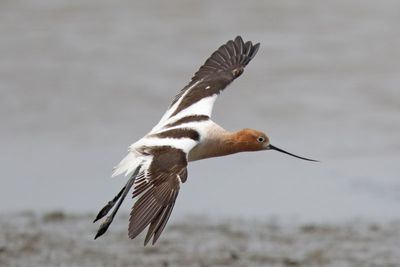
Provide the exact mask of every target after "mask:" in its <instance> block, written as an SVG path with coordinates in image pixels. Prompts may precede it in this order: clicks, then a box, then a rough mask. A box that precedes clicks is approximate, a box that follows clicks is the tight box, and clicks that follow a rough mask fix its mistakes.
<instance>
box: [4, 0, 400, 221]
mask: <svg viewBox="0 0 400 267" xmlns="http://www.w3.org/2000/svg"><path fill="white" fill-rule="evenodd" d="M160 2H161V1H160ZM160 2H158V1H146V2H144V1H123V0H119V1H93V0H84V1H77V0H74V1H67V0H59V1H51V0H46V1H28V0H26V1H11V0H9V1H1V2H0V93H1V97H0V122H1V131H0V135H1V136H0V137H1V139H0V148H1V154H0V163H1V170H2V175H1V177H0V181H1V187H0V196H1V197H0V211H3V212H7V211H19V210H30V209H32V210H39V211H45V210H49V209H63V210H67V211H79V212H86V211H91V212H96V211H97V210H98V208H100V207H101V206H102V205H103V204H104V203H105V202H106V201H108V200H109V199H110V198H112V197H113V196H114V194H115V193H117V191H118V189H119V188H120V187H121V186H122V185H123V184H124V183H125V179H124V178H116V179H108V177H109V175H110V173H111V168H112V166H113V165H115V164H116V163H117V162H118V161H119V160H120V159H121V158H122V157H123V156H124V155H125V152H126V148H127V147H128V145H129V144H130V143H132V142H134V141H135V140H137V139H138V138H140V137H141V136H142V135H144V134H145V133H146V132H147V131H149V130H150V129H151V128H152V126H153V125H154V124H155V123H156V122H157V121H158V120H159V118H160V117H161V116H162V114H163V112H164V111H165V109H166V107H167V106H168V104H169V103H170V101H171V99H172V97H173V96H174V95H175V93H176V92H177V91H178V90H180V89H181V88H182V87H183V86H184V85H185V84H186V83H187V82H188V80H189V79H190V77H191V75H192V74H193V73H194V72H195V71H196V70H197V68H198V67H199V66H200V65H201V64H202V63H203V61H204V60H205V59H206V58H207V57H208V56H209V55H210V54H211V53H212V52H213V50H215V49H216V48H217V47H218V46H219V45H221V44H222V43H224V42H226V41H227V40H229V39H231V38H234V37H235V36H236V35H238V34H241V35H242V36H243V38H244V39H246V40H248V39H249V40H252V41H254V42H261V44H262V45H261V49H260V51H259V53H258V55H257V57H256V58H255V59H254V60H253V61H252V62H251V64H250V65H249V66H248V67H247V68H246V70H245V73H244V75H243V76H241V78H240V79H238V80H237V81H235V82H234V83H233V84H232V85H231V86H230V87H229V89H228V90H226V91H224V93H223V95H222V97H220V98H219V99H218V101H217V104H216V106H215V109H214V116H213V118H214V120H215V121H216V122H218V123H220V124H221V125H222V126H223V127H225V128H226V129H229V130H237V129H240V128H246V127H252V128H256V129H259V130H263V131H266V132H267V133H268V134H269V136H270V137H271V140H272V143H273V144H275V145H276V146H279V147H282V148H284V149H287V150H289V151H291V152H293V153H297V154H301V155H304V156H307V157H313V158H317V159H319V160H321V161H322V163H319V164H315V163H310V162H304V161H300V160H296V159H292V158H288V157H286V156H285V155H282V154H278V153H276V152H264V153H262V152H260V153H243V154H238V155H233V156H230V157H225V158H218V159H210V160H205V161H200V162H195V163H193V164H191V165H190V167H189V175H190V176H189V178H188V181H187V183H185V185H184V187H183V188H182V190H181V193H180V196H179V197H178V201H177V204H176V207H175V209H174V216H185V215H186V214H189V213H190V214H193V213H194V214H201V213H205V214H208V215H210V216H234V217H246V218H247V217H255V218H264V217H270V216H277V217H279V218H289V219H299V220H305V221H335V220H349V219H353V218H357V217H361V218H368V219H373V220H393V219H399V218H400V180H399V178H400V174H399V173H400V142H399V136H400V88H399V86H400V75H399V73H400V63H399V61H400V49H399V47H400V30H399V29H400V28H399V25H400V12H399V11H400V3H399V2H398V1H355V0H352V1H330V2H325V1H324V2H321V1H256V0H254V1H241V2H236V3H233V2H232V1H218V2H214V1H211V0H208V1H178V0H173V1H165V2H161V3H160ZM130 205H131V203H129V200H128V201H127V203H125V206H124V209H125V211H127V210H129V206H130Z"/></svg>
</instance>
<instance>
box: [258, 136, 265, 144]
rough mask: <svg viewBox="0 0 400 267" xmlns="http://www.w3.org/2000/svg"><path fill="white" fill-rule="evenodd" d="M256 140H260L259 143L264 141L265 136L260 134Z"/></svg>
mask: <svg viewBox="0 0 400 267" xmlns="http://www.w3.org/2000/svg"><path fill="white" fill-rule="evenodd" d="M257 141H258V142H260V143H262V142H264V141H265V138H264V137H262V136H260V137H258V138H257Z"/></svg>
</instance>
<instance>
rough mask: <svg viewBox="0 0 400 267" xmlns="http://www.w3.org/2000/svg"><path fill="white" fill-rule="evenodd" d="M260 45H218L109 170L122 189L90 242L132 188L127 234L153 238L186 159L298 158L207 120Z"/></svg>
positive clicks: (263, 138)
mask: <svg viewBox="0 0 400 267" xmlns="http://www.w3.org/2000/svg"><path fill="white" fill-rule="evenodd" d="M259 47H260V44H259V43H257V44H253V43H252V42H250V41H248V42H244V41H243V40H242V38H241V37H240V36H238V37H236V38H235V39H234V40H230V41H228V42H227V43H226V44H224V45H222V46H220V47H219V48H218V49H217V50H216V51H215V52H214V53H213V54H212V55H211V56H210V57H209V58H208V59H207V60H206V61H205V63H204V64H203V65H202V66H201V67H200V69H199V70H198V71H197V72H196V73H195V74H194V76H193V77H192V79H191V81H190V82H189V84H188V85H186V86H185V87H184V88H183V89H182V90H181V91H180V92H179V93H178V94H177V95H176V96H175V98H174V99H173V100H172V103H171V104H170V106H169V107H168V109H167V111H166V112H165V114H164V115H163V116H162V118H161V120H160V121H159V122H158V123H157V125H156V126H154V128H153V129H152V130H151V131H150V132H149V133H148V134H146V135H145V136H144V137H143V138H142V139H140V140H139V141H137V142H135V143H133V144H132V145H131V146H130V147H129V150H128V155H127V156H126V157H125V158H124V159H122V161H121V162H120V163H119V164H118V165H117V166H116V167H114V170H113V174H112V176H117V175H120V174H125V176H127V177H129V179H128V181H127V183H126V185H125V186H124V187H123V188H122V189H121V191H120V192H119V193H118V194H117V195H116V196H115V197H114V199H112V200H111V201H109V202H108V203H107V204H106V205H105V206H104V207H103V208H102V209H101V210H100V212H99V213H98V215H97V217H96V219H95V220H94V222H96V221H97V220H99V219H101V218H103V217H104V216H106V215H107V214H108V213H109V211H110V210H111V209H112V208H113V207H114V206H115V204H116V206H115V208H114V210H113V212H112V213H111V215H109V216H108V217H107V218H106V219H105V221H104V222H103V223H102V224H101V225H100V227H99V230H98V232H97V234H96V236H95V239H96V238H97V237H99V236H101V235H103V234H104V233H105V232H106V231H107V229H108V227H109V226H110V224H111V223H112V221H113V219H114V216H115V214H116V213H117V211H118V209H119V207H120V206H121V204H122V202H123V201H124V199H125V197H126V195H127V194H128V192H129V191H130V189H131V188H132V187H133V196H132V197H133V198H138V199H137V200H136V202H135V203H134V205H133V207H132V210H131V213H130V219H129V228H128V235H129V237H130V238H132V239H133V238H135V237H136V236H137V235H138V234H140V233H141V232H142V231H143V230H144V229H145V228H146V227H148V230H147V235H146V237H145V240H144V245H147V243H148V242H149V241H150V240H151V239H152V244H153V245H154V243H155V242H156V241H157V240H158V238H159V237H160V235H161V233H162V231H163V230H164V228H165V225H166V224H167V222H168V219H169V217H170V215H171V212H172V209H173V207H174V204H175V201H176V198H177V196H178V193H179V190H180V188H181V186H182V184H183V183H185V182H186V180H187V177H188V171H187V165H188V162H189V161H195V160H200V159H206V158H211V157H219V156H225V155H229V154H234V153H238V152H245V151H265V150H276V151H279V152H282V153H286V154H288V155H291V156H293V157H297V158H300V159H303V160H309V161H315V160H312V159H308V158H304V157H300V156H296V155H294V154H291V153H289V152H287V151H285V150H282V149H280V148H277V147H276V146H273V145H271V143H270V141H269V138H268V136H267V135H266V134H265V133H263V132H260V131H257V130H253V129H242V130H240V131H237V132H229V131H227V130H225V129H224V128H222V127H221V126H219V125H218V124H216V123H215V122H213V121H212V120H211V113H212V109H213V106H214V102H215V100H216V99H217V97H218V95H219V94H220V93H221V91H222V90H224V89H225V88H226V87H227V86H228V85H229V84H230V83H231V82H232V81H233V80H235V79H236V78H237V77H239V76H240V75H241V74H242V73H243V70H244V68H245V67H246V65H247V64H248V63H249V62H250V61H251V60H252V59H253V58H254V56H255V55H256V53H257V51H258V49H259Z"/></svg>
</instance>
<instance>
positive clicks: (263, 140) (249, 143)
mask: <svg viewBox="0 0 400 267" xmlns="http://www.w3.org/2000/svg"><path fill="white" fill-rule="evenodd" d="M236 139H237V143H238V144H239V146H240V147H241V150H242V151H259V150H276V151H279V152H281V153H285V154H287V155H290V156H292V157H296V158H299V159H302V160H308V161H317V160H314V159H308V158H304V157H300V156H297V155H294V154H292V153H289V152H287V151H285V150H283V149H280V148H278V147H276V146H273V145H271V143H270V141H269V138H268V136H267V135H266V134H265V133H263V132H260V131H257V130H253V129H243V130H240V131H238V132H237V133H236Z"/></svg>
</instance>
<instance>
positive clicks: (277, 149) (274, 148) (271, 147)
mask: <svg viewBox="0 0 400 267" xmlns="http://www.w3.org/2000/svg"><path fill="white" fill-rule="evenodd" d="M268 148H269V149H272V150H276V151H279V152H282V153H285V154H288V155H290V156H292V157H295V158H298V159H302V160H308V161H314V162H319V161H318V160H315V159H308V158H303V157H300V156H297V155H294V154H292V153H289V152H287V151H285V150H282V149H280V148H277V147H276V146H273V145H269V146H268Z"/></svg>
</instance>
